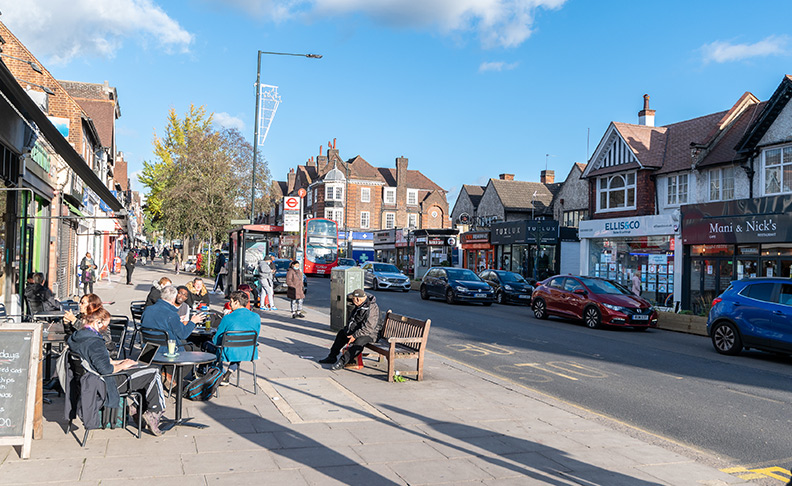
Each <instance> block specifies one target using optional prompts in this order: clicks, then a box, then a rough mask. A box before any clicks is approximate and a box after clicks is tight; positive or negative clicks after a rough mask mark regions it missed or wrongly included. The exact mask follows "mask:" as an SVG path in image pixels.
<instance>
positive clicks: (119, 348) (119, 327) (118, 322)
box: [110, 316, 129, 359]
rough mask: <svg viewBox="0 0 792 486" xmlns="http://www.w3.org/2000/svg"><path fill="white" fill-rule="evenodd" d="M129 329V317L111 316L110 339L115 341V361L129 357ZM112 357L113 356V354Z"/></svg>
mask: <svg viewBox="0 0 792 486" xmlns="http://www.w3.org/2000/svg"><path fill="white" fill-rule="evenodd" d="M128 328H129V318H128V317H127V316H110V337H111V338H112V339H113V344H115V345H116V348H115V356H113V357H114V358H115V359H120V358H121V356H122V355H123V357H124V358H126V357H127V356H128V353H127V349H126V337H127V329H128ZM111 355H112V354H111Z"/></svg>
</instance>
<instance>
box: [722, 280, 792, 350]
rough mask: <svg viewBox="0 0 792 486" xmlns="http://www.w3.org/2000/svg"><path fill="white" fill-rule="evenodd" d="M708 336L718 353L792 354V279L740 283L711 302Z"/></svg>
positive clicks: (732, 285)
mask: <svg viewBox="0 0 792 486" xmlns="http://www.w3.org/2000/svg"><path fill="white" fill-rule="evenodd" d="M707 332H708V333H709V335H710V337H711V338H712V344H713V346H715V350H716V351H717V352H719V353H721V354H731V355H734V354H738V353H739V352H740V351H742V350H743V349H751V348H755V349H761V350H764V351H772V352H781V353H792V279H790V278H751V279H745V280H737V281H734V282H732V283H731V285H729V288H727V289H726V290H725V291H724V292H723V293H722V294H721V295H720V296H719V297H718V298H716V299H715V300H714V301H712V308H711V309H710V312H709V317H708V319H707Z"/></svg>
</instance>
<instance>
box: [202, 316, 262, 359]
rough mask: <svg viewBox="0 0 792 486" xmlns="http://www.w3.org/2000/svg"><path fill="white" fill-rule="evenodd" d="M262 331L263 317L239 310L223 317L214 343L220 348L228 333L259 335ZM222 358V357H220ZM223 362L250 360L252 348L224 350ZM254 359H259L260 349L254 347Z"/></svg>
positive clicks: (213, 340)
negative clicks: (244, 332)
mask: <svg viewBox="0 0 792 486" xmlns="http://www.w3.org/2000/svg"><path fill="white" fill-rule="evenodd" d="M260 330H261V317H259V315H258V314H256V313H255V312H253V311H251V310H248V309H245V308H244V307H243V308H241V309H237V310H235V311H233V312H232V313H230V314H227V315H226V316H225V317H223V320H221V321H220V325H219V326H217V333H216V334H215V335H214V339H212V342H213V343H214V344H215V345H217V346H220V343H221V342H222V341H223V333H225V332H226V331H256V335H258V333H259V331H260ZM218 358H220V356H218ZM221 359H222V360H223V361H226V362H229V363H235V362H238V361H249V360H250V348H227V349H224V350H223V356H222V358H221ZM253 359H258V347H257V346H254V347H253Z"/></svg>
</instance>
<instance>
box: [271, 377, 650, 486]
mask: <svg viewBox="0 0 792 486" xmlns="http://www.w3.org/2000/svg"><path fill="white" fill-rule="evenodd" d="M278 386H279V387H282V388H288V389H290V390H292V391H295V392H298V393H301V394H303V395H307V396H311V397H314V398H316V399H318V400H323V401H325V402H328V403H332V404H333V405H334V406H336V407H339V408H344V409H346V410H350V411H354V412H356V413H359V414H360V415H362V416H365V417H367V418H370V419H371V420H372V421H375V422H378V423H380V424H383V425H386V426H389V427H393V428H395V429H398V430H401V431H404V432H408V433H410V434H413V435H414V436H416V437H417V438H419V439H421V440H423V441H426V442H428V443H430V444H435V445H441V446H444V447H447V448H450V449H453V450H456V451H457V452H460V453H462V454H464V455H468V456H475V457H477V458H478V459H479V460H481V461H484V462H487V463H489V464H491V465H493V466H496V467H500V468H504V469H508V470H511V471H513V472H515V473H518V474H521V475H522V476H524V477H526V478H532V479H535V480H538V481H543V482H544V483H545V484H551V485H557V486H567V485H568V484H569V483H568V482H565V481H561V480H562V479H571V480H573V481H575V482H580V484H586V485H590V486H595V485H601V486H611V485H630V486H662V485H661V484H660V483H656V482H649V481H644V480H642V479H638V478H634V477H631V476H628V475H625V474H622V473H619V472H615V471H610V470H607V469H603V468H600V467H598V466H594V465H592V464H589V463H585V462H582V461H579V460H577V459H574V458H572V457H571V456H570V455H569V454H567V453H566V452H564V451H562V450H559V449H556V448H553V447H550V446H547V445H544V444H540V443H537V442H533V441H529V440H526V439H521V438H519V437H512V436H509V435H506V434H502V433H499V432H495V431H492V430H487V429H483V428H480V427H475V426H472V425H467V424H464V423H459V422H448V421H446V420H435V419H433V418H431V417H427V416H424V415H421V414H418V413H414V412H410V411H408V410H404V409H402V408H399V407H395V406H390V405H385V404H380V405H379V406H380V407H381V408H384V409H386V410H388V411H390V412H392V413H395V414H399V415H403V416H407V417H412V418H413V419H417V420H419V421H420V422H421V423H422V424H424V425H426V426H428V427H431V428H433V429H434V430H436V431H438V432H439V433H441V434H445V435H447V436H448V437H449V438H450V439H452V440H453V442H452V441H448V440H443V439H440V438H437V437H432V436H430V435H428V434H425V433H423V432H420V431H417V430H414V429H411V428H408V427H404V426H402V425H398V424H396V423H395V422H392V421H389V420H385V419H382V418H380V417H377V416H375V415H372V414H370V413H366V412H365V411H363V410H360V409H357V408H352V407H350V406H348V405H345V404H343V403H337V402H333V401H331V400H328V399H327V397H319V396H317V395H315V394H311V393H307V392H306V391H305V390H300V389H298V388H295V387H291V386H288V385H286V384H284V383H278ZM441 427H442V428H443V429H444V430H440V428H441ZM493 438H494V439H495V440H494V441H493V440H492V439H493ZM460 443H468V444H469V445H470V446H472V447H475V448H478V449H481V450H486V451H488V452H489V453H491V454H492V455H482V454H481V453H480V452H477V451H476V450H473V449H470V448H467V447H465V446H463V445H460ZM504 449H507V450H509V452H508V453H504V452H503V451H504Z"/></svg>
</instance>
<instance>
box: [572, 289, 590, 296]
mask: <svg viewBox="0 0 792 486" xmlns="http://www.w3.org/2000/svg"><path fill="white" fill-rule="evenodd" d="M574 293H576V294H578V295H588V292H586V291H585V290H583V289H575V292H574Z"/></svg>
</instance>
